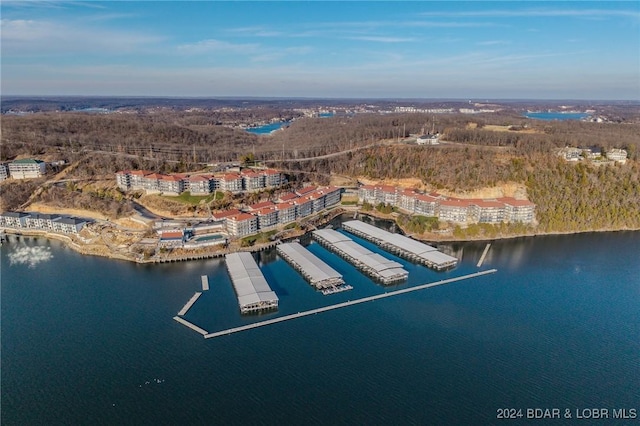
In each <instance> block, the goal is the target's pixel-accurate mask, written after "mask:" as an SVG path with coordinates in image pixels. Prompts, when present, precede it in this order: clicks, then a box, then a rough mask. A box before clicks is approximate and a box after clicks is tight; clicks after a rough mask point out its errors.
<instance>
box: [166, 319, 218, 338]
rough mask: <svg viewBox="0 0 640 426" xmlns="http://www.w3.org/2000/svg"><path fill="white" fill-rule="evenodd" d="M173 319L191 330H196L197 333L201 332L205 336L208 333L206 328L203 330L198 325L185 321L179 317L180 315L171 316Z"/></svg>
mask: <svg viewBox="0 0 640 426" xmlns="http://www.w3.org/2000/svg"><path fill="white" fill-rule="evenodd" d="M173 319H174V320H176V321H178V322H179V323H180V324H182V325H186V326H187V327H189V328H190V329H192V330H195V331H197V332H198V333H200V334H202V335H203V336H205V337H206V336H207V334H209V332H208V331H207V330H204V329H202V328H200V327H198V326H197V325H195V324H193V323H191V322H189V321H187V320H186V319H184V318H180V317H173Z"/></svg>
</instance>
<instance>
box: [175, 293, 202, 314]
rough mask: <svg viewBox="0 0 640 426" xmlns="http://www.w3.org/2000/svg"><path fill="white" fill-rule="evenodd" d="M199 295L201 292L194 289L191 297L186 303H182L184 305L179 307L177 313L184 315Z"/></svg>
mask: <svg viewBox="0 0 640 426" xmlns="http://www.w3.org/2000/svg"><path fill="white" fill-rule="evenodd" d="M200 296H202V293H201V292H199V291H196V293H195V294H194V295H193V296H192V297H191V299H189V301H188V302H187V304H186V305H184V306H183V307H182V309H180V312H178V315H180V316H184V315H185V314H186V313H187V311H188V310H189V309H191V307H192V306H193V304H194V303H196V300H198V298H199V297H200Z"/></svg>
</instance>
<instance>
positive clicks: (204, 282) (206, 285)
mask: <svg viewBox="0 0 640 426" xmlns="http://www.w3.org/2000/svg"><path fill="white" fill-rule="evenodd" d="M200 280H202V291H207V290H209V277H208V276H206V275H203V276H201V277H200Z"/></svg>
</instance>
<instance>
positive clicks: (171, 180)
mask: <svg viewBox="0 0 640 426" xmlns="http://www.w3.org/2000/svg"><path fill="white" fill-rule="evenodd" d="M184 189H185V177H184V176H181V175H158V191H160V192H162V193H163V194H171V195H180V194H181V193H182V192H183V191H184Z"/></svg>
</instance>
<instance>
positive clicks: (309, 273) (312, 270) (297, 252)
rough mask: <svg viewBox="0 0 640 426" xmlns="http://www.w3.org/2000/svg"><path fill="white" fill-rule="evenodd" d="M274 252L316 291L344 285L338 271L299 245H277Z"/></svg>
mask: <svg viewBox="0 0 640 426" xmlns="http://www.w3.org/2000/svg"><path fill="white" fill-rule="evenodd" d="M276 251H277V252H278V254H279V255H280V257H282V258H283V259H284V260H286V261H287V262H288V263H289V264H290V265H291V266H292V267H293V268H294V269H295V270H296V271H298V272H300V273H301V274H302V276H303V277H304V278H305V279H306V280H307V281H308V282H309V283H310V284H311V285H312V286H314V287H315V288H316V289H317V290H323V289H326V290H329V289H335V288H337V287H339V286H342V285H343V284H344V280H343V279H342V275H340V273H338V271H336V270H335V269H333V268H332V267H331V266H329V265H327V264H326V263H324V262H323V261H322V260H320V259H318V257H316V256H315V255H314V254H313V253H311V252H310V251H309V250H307V249H306V248H304V247H303V246H302V245H301V244H300V243H296V242H294V243H285V244H279V245H278V246H277V249H276ZM323 294H325V292H324V291H323ZM326 294H332V293H326Z"/></svg>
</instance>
